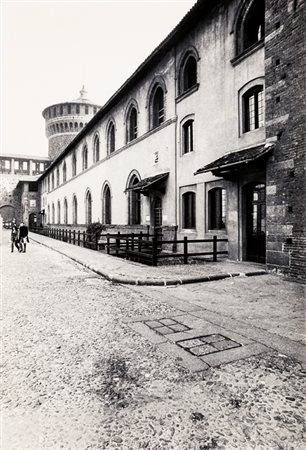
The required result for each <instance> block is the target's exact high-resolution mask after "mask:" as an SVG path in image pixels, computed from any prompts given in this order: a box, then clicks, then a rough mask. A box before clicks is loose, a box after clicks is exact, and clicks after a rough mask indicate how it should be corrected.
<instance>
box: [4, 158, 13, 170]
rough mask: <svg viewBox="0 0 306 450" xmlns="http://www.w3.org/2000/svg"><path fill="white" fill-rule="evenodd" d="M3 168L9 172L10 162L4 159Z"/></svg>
mask: <svg viewBox="0 0 306 450" xmlns="http://www.w3.org/2000/svg"><path fill="white" fill-rule="evenodd" d="M4 167H5V168H6V169H7V170H9V169H10V168H11V161H10V160H9V159H6V160H5V161H4Z"/></svg>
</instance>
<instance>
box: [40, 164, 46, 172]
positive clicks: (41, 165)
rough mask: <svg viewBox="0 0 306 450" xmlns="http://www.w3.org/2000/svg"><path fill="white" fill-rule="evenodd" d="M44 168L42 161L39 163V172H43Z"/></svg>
mask: <svg viewBox="0 0 306 450" xmlns="http://www.w3.org/2000/svg"><path fill="white" fill-rule="evenodd" d="M44 170H45V165H44V163H40V164H39V171H40V172H43V171H44Z"/></svg>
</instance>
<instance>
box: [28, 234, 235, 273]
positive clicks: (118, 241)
mask: <svg viewBox="0 0 306 450" xmlns="http://www.w3.org/2000/svg"><path fill="white" fill-rule="evenodd" d="M30 231H32V232H34V233H38V234H42V235H44V236H48V237H50V238H53V239H58V240H60V241H64V242H68V243H70V244H74V245H78V246H80V247H84V248H90V249H92V250H97V251H106V253H107V254H108V255H112V256H119V257H123V258H126V259H130V260H133V261H137V262H140V263H143V264H148V265H152V266H157V264H158V261H159V260H161V259H164V258H181V260H182V262H183V263H184V264H188V259H189V258H190V257H199V256H210V257H212V261H214V262H215V261H217V258H218V256H219V255H227V254H228V251H227V250H218V244H219V243H220V242H228V240H227V239H218V237H217V236H213V237H212V238H211V239H188V237H187V236H185V237H184V238H183V239H179V240H166V241H165V240H163V239H162V234H154V235H152V234H149V233H143V232H140V233H129V234H124V233H120V232H118V233H113V234H111V233H106V234H103V233H102V234H97V235H95V236H92V235H91V234H90V233H86V231H80V230H78V231H76V230H68V229H61V228H32V229H31V230H30ZM205 244H211V249H209V251H207V250H206V249H205V251H204V250H203V246H204V245H205ZM191 245H192V249H191V248H190V246H191ZM164 246H167V248H168V249H167V250H165V249H163V247H164ZM169 247H170V248H175V249H177V248H179V249H180V250H181V251H171V250H169ZM195 248H197V251H195V250H194V249H195Z"/></svg>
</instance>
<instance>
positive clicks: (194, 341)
mask: <svg viewBox="0 0 306 450" xmlns="http://www.w3.org/2000/svg"><path fill="white" fill-rule="evenodd" d="M178 345H180V346H181V347H183V348H191V347H196V346H197V345H203V342H202V341H201V339H188V340H187V341H180V342H178Z"/></svg>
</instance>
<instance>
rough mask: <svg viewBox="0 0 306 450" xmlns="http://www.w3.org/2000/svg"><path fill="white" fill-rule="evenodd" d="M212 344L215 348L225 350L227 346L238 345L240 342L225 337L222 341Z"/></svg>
mask: <svg viewBox="0 0 306 450" xmlns="http://www.w3.org/2000/svg"><path fill="white" fill-rule="evenodd" d="M213 346H214V347H215V348H216V349H217V350H227V349H229V348H234V347H239V346H240V344H238V343H237V342H234V341H230V340H227V339H226V340H223V341H218V342H214V343H213Z"/></svg>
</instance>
